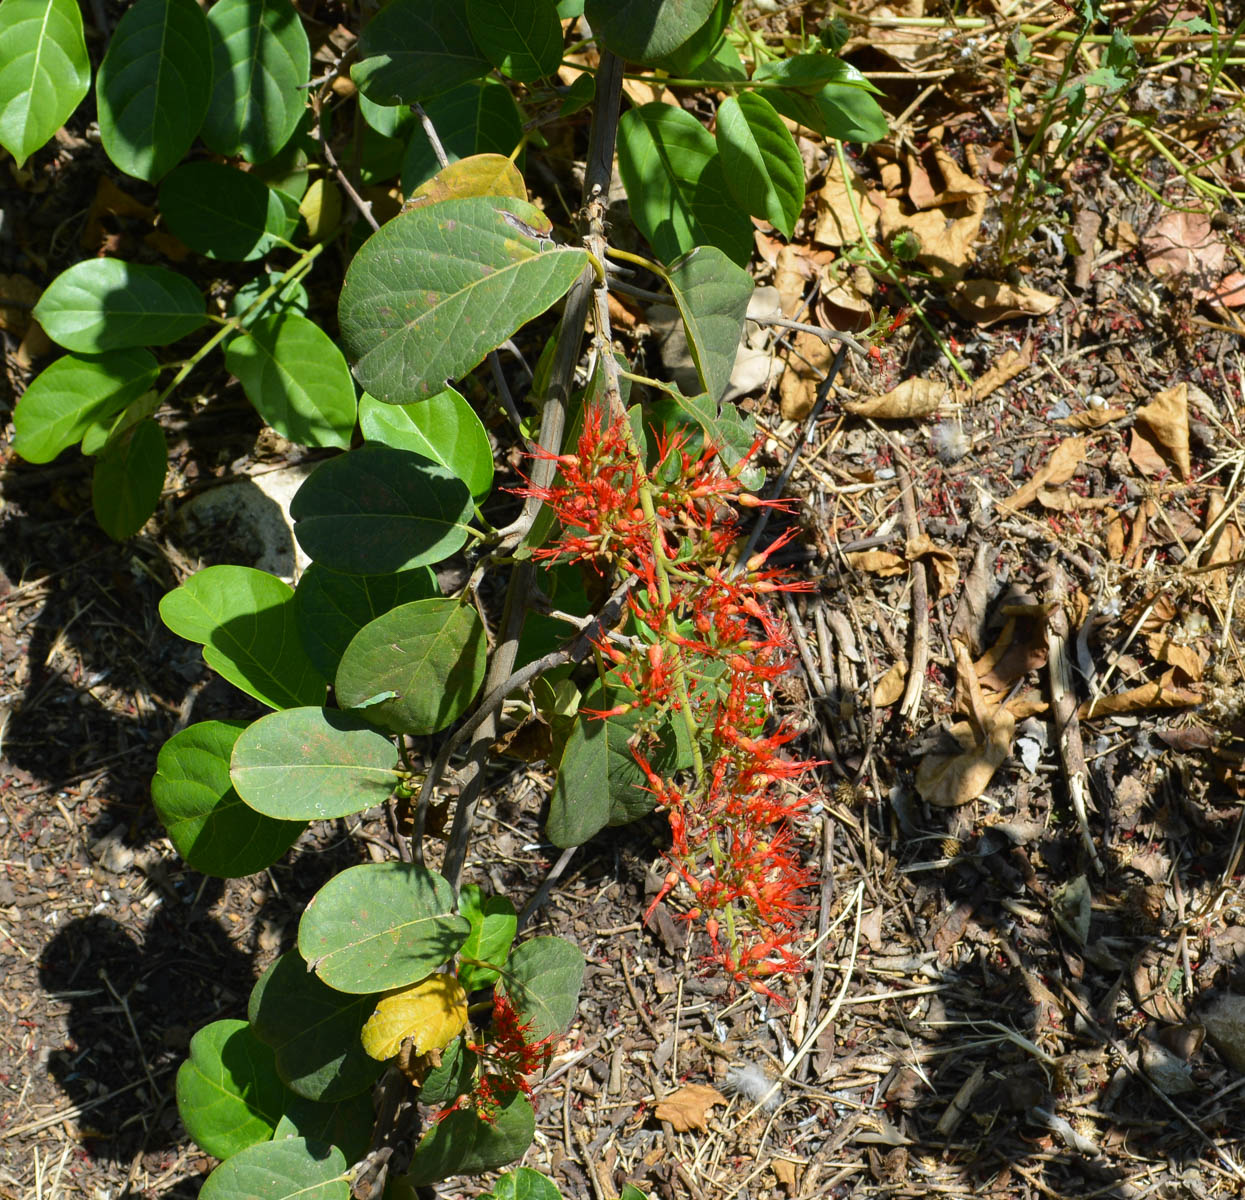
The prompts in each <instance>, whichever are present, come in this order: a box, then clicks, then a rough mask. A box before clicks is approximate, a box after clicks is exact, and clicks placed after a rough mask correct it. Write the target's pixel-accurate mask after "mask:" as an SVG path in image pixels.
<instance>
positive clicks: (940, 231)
mask: <svg viewBox="0 0 1245 1200" xmlns="http://www.w3.org/2000/svg"><path fill="white" fill-rule="evenodd" d="M986 199H987V198H986V197H985V196H970V197H969V198H968V199H967V200H964V201H961V202H959V203H956V204H953V205H950V206H948V207H946V208H935V209H930V210H929V211H927V212H916V213H905V212H904V211H903V206H902V205H901V204H900V203H899V201H898V200H896V199H894V198H893V197H887V198H886V199H885V201H884V202H883V205H882V218H881V230H882V237H883V238H884V239H885V240H886V241H887V242H889V241H890V240H891V239H892V238H893V237H895V235H896V234H899V233H910V234H913V235H915V237H916V240H917V242H918V244H919V245H920V250H919V251H918V253H917V256H916V257H917V261H918V262H919V263H921V264H922V265H923V266H925V267H928V268H929V271H930V274H931V275H933V276H934V277H935V278H936V279H939V280H941V281H942V282H944V283H955V282H958V281H959V280H961V279H963V278H964V275H965V272H967V270H968V267H969V264H970V263H971V262H972V260H973V258H974V256H975V246H976V243H977V238H978V237H979V236H980V234H981V221H982V218H983V217H984V216H985V212H986Z"/></svg>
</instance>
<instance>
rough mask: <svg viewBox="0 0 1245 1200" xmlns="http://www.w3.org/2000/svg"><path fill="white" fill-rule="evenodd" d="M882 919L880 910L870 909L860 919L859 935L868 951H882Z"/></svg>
mask: <svg viewBox="0 0 1245 1200" xmlns="http://www.w3.org/2000/svg"><path fill="white" fill-rule="evenodd" d="M882 917H883V913H882V910H881V909H880V908H871V909H870V910H869V911H868V912H867V913H865V914H864V915H863V916H862V917H861V918H860V933H861V936H862V937H863V938H864V939H865V941H866V942H868V943H869V949H870V950H881V949H882Z"/></svg>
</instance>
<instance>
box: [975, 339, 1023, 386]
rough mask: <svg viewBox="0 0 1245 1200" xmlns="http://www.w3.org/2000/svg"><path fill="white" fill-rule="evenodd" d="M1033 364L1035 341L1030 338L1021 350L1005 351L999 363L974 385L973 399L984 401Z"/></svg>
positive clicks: (1000, 356)
mask: <svg viewBox="0 0 1245 1200" xmlns="http://www.w3.org/2000/svg"><path fill="white" fill-rule="evenodd" d="M1032 362H1033V339H1032V338H1030V339H1029V340H1028V341H1026V342H1025V344H1024V345H1023V346H1021V348H1020V349H1019V350H1005V351H1004V352H1003V353H1002V354H1000V355H999V358H998V361H997V362H996V363H995V364H994V365H993V366H992V367H991V368H990V369H989V370H988V371H987V372H986V373H985V374H984V375H983V376H982V377H981V378H980V379H978V380H977V382H976V383H974V384H973V399H974V400H984V399H985V398H986V397H987V396H989V395H990V394H991V393H992V392H994V391H995V390H996V389H998V388H1001V387H1002V386H1003V385H1004V384H1005V383H1007V382H1008V381H1009V380H1011V379H1015V378H1016V376H1017V375H1019V374H1020V373H1021V371H1023V370H1024V369H1025V368H1026V367H1028V366H1029V365H1030V364H1031V363H1032Z"/></svg>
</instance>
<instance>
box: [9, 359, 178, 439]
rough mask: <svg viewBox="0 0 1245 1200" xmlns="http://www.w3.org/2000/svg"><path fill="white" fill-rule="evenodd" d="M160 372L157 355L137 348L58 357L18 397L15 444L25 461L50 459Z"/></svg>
mask: <svg viewBox="0 0 1245 1200" xmlns="http://www.w3.org/2000/svg"><path fill="white" fill-rule="evenodd" d="M159 373H160V364H159V363H157V362H156V360H155V358H154V357H153V356H152V355H151V354H150V353H149V352H148V351H146V350H139V349H136V348H130V349H128V350H112V351H110V352H109V353H107V354H101V355H100V356H99V357H98V358H79V357H78V356H77V355H75V354H66V355H64V356H63V357H61V358H58V359H57V360H56V361H55V362H54V363H52V365H51V366H50V367H47V368H46V369H45V370H43V371H41V372H40V373H39V374H38V375H36V376H35V378H34V379H32V380H31V382H30V386H29V387H28V388H27V389H26V391H25V392H24V393H23V394H22V398H21V399H20V400H19V401H18V402H17V410H16V411H15V412H14V414H13V429H14V434H15V436H14V438H13V449H14V450H16V451H17V453H18V454H20V455H21V456H22V457H23V458H24V459H25V460H26V461H27V462H32V463H46V462H51V461H52V459H54V458H55V457H56V456H57V455H58V454H60V452H61V451H62V450H66V449H68V448H69V447H70V446H72V445H73V444H74V442H76V441H78V440H79V439H80V438H81V437H83V435H84V434H85V433H86V432H87V430H88V429H90V428H91V426H92V425H95V424H97V423H100V422H105V421H110V420H111V419H112V418H113V417H115V416H116V415H117V413H119V412H121V411H122V410H124V409H125V408H126V407H127V406H128V405H129V404H131V403H132V402H133V401H135V400H137V399H138V398H139V397H140V396H141V395H142V394H143V393H144V392H145V391H147V389H148V388H149V387H151V385H152V384H153V383H154V382H155V379H156V376H157V375H158V374H159Z"/></svg>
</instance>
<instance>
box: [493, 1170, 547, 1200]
mask: <svg viewBox="0 0 1245 1200" xmlns="http://www.w3.org/2000/svg"><path fill="white" fill-rule="evenodd" d="M481 1200H562V1193H561V1192H559V1191H558V1188H557V1184H555V1183H554V1182H553V1180H552V1179H550V1178H549V1177H548V1176H547V1175H542V1174H541V1173H540V1172H539V1171H533V1170H532V1168H531V1167H519V1168H518V1169H517V1170H515V1171H507V1172H506V1174H504V1175H503V1176H502V1177H501V1178H500V1179H499V1180H498V1181H497V1182H496V1183H495V1184H494V1185H493V1190H492V1192H491V1193H490V1194H489V1195H488V1196H484V1197H482V1198H481Z"/></svg>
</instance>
